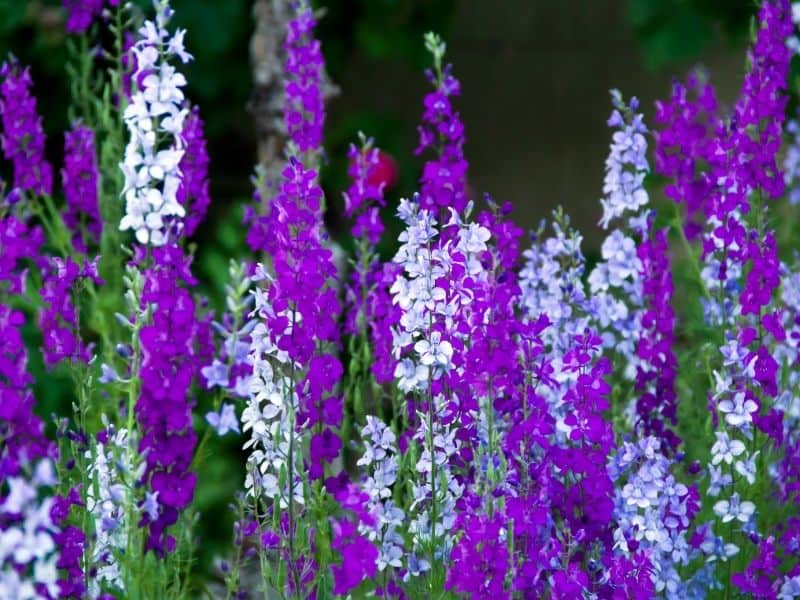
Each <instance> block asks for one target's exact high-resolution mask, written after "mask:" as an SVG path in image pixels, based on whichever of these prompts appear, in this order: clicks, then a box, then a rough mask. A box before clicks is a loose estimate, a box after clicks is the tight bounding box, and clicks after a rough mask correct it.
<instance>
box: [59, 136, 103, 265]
mask: <svg viewBox="0 0 800 600" xmlns="http://www.w3.org/2000/svg"><path fill="white" fill-rule="evenodd" d="M94 137H95V136H94V131H92V130H91V129H90V128H89V127H87V126H86V125H83V124H80V123H77V124H75V125H73V126H72V128H71V129H70V131H69V132H68V133H67V134H66V135H65V136H64V168H63V169H62V170H61V182H62V188H63V190H64V199H65V200H66V211H65V212H64V214H63V218H64V223H65V224H66V225H67V226H68V227H69V228H70V230H71V231H72V232H73V235H72V243H73V246H74V247H75V248H76V249H77V250H80V251H82V252H85V251H86V249H87V246H88V245H89V244H95V245H96V244H98V243H99V241H100V233H101V230H102V226H103V225H102V221H101V219H100V209H99V207H98V203H97V201H98V172H97V156H96V154H95V146H94Z"/></svg>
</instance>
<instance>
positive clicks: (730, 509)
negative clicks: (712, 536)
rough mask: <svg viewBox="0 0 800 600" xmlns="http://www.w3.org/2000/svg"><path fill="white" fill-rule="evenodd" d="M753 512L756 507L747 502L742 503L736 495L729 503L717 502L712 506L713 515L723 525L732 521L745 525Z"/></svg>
mask: <svg viewBox="0 0 800 600" xmlns="http://www.w3.org/2000/svg"><path fill="white" fill-rule="evenodd" d="M755 511H756V505H755V504H753V503H752V502H750V501H748V500H745V501H744V502H742V501H741V500H740V498H739V494H738V493H734V494H733V496H731V499H730V501H728V500H719V501H718V502H717V503H716V504H714V514H715V515H717V516H718V517H720V518H721V519H722V522H723V523H729V522H731V521H733V520H734V519H736V520H738V521H741V522H742V523H747V522H748V521H749V520H750V517H752V516H753V513H754V512H755Z"/></svg>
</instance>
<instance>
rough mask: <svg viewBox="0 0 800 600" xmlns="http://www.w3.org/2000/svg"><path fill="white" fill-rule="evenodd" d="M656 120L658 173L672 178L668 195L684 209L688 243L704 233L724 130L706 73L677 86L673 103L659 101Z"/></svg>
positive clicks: (665, 187)
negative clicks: (710, 167) (711, 166)
mask: <svg viewBox="0 0 800 600" xmlns="http://www.w3.org/2000/svg"><path fill="white" fill-rule="evenodd" d="M654 122H655V123H656V125H657V126H658V129H657V130H656V131H654V132H653V136H654V137H655V141H656V144H655V170H656V172H657V173H659V174H660V175H663V176H665V177H668V178H670V182H669V183H668V184H667V185H666V186H664V194H665V195H666V196H667V197H668V198H671V199H672V200H674V201H675V202H676V203H678V204H680V205H682V206H683V207H684V213H683V227H684V230H685V232H686V237H687V238H688V239H690V240H691V239H695V238H696V237H697V236H698V235H699V234H700V232H701V231H702V229H703V218H704V214H705V210H704V209H705V203H706V200H707V198H708V196H709V193H710V191H711V189H712V188H713V186H714V182H713V181H711V180H710V179H709V178H708V177H707V176H706V171H705V170H706V168H707V164H708V162H709V161H710V159H711V154H712V153H713V152H714V149H715V145H714V141H713V140H714V135H716V133H717V131H718V130H719V128H720V125H721V123H720V120H719V117H718V116H717V98H716V92H715V90H714V87H713V85H711V83H710V82H709V81H708V80H707V76H706V74H705V73H704V72H702V71H696V72H693V73H691V74H690V75H689V76H688V77H687V79H686V83H681V82H679V81H676V82H674V83H673V84H672V95H671V97H670V99H669V100H665V101H659V102H656V114H655V117H654Z"/></svg>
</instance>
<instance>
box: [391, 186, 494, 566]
mask: <svg viewBox="0 0 800 600" xmlns="http://www.w3.org/2000/svg"><path fill="white" fill-rule="evenodd" d="M398 215H399V216H400V218H401V219H403V221H404V222H405V223H406V229H405V231H404V232H403V233H401V234H400V238H399V239H400V241H401V246H400V248H399V249H398V251H397V254H396V255H395V257H394V259H393V260H394V262H396V263H398V264H401V265H402V266H403V273H402V274H400V275H399V276H398V278H397V280H396V281H395V283H394V284H393V286H392V288H391V292H392V295H393V302H394V303H396V304H397V305H398V306H399V307H400V308H401V309H402V311H403V312H402V317H401V318H400V326H399V328H398V331H397V332H396V333H395V335H394V352H395V355H396V356H398V357H399V358H400V361H399V362H398V364H397V368H396V372H395V376H396V377H397V386H398V387H399V389H400V390H401V391H403V392H404V393H406V394H415V395H416V398H415V399H414V400H412V401H413V402H415V404H413V405H412V406H414V407H415V412H416V419H415V421H416V430H415V432H414V434H413V437H414V439H415V440H416V441H417V443H418V444H419V448H420V452H419V454H418V455H417V456H416V465H415V469H416V472H417V477H418V479H416V480H415V481H414V482H413V496H414V501H413V502H412V504H411V505H410V507H409V509H410V515H409V517H410V518H411V521H410V524H409V531H411V533H412V540H413V548H412V555H411V556H413V557H414V558H413V559H412V558H411V557H409V564H408V575H410V576H416V575H418V574H419V573H420V572H422V571H426V570H428V569H429V568H430V559H432V558H433V552H434V551H437V552H440V553H444V555H446V553H448V552H449V550H450V544H451V542H450V529H451V527H452V525H453V523H454V520H455V513H454V508H455V502H456V500H457V499H458V497H459V496H460V495H461V492H462V485H461V484H459V482H458V481H457V480H456V479H455V477H454V474H453V472H452V470H451V464H450V463H451V458H452V457H453V456H454V455H455V454H456V452H457V450H458V445H459V442H457V441H456V439H455V436H456V433H457V429H458V426H457V423H458V419H457V416H458V415H459V414H462V415H463V416H464V417H467V418H469V417H472V419H473V420H474V416H475V415H474V414H473V415H468V414H467V412H468V411H464V412H463V413H461V410H460V409H461V407H460V406H459V398H457V397H456V396H455V395H452V396H451V390H450V389H449V387H448V386H447V385H446V382H445V376H446V375H447V374H448V373H449V372H450V370H451V369H453V366H454V365H453V357H454V349H453V344H454V342H455V343H456V345H459V344H460V342H458V341H456V340H455V338H456V337H458V333H457V332H456V330H455V328H454V327H453V326H454V324H455V320H454V319H453V316H452V315H453V314H454V311H457V310H458V309H459V308H460V307H461V306H462V305H463V304H469V301H470V297H469V296H470V293H469V290H468V289H467V288H464V287H460V289H459V283H460V284H461V285H462V286H463V283H464V279H465V278H466V277H467V276H468V274H469V273H470V269H469V267H468V266H467V265H468V260H469V258H470V254H472V255H473V258H474V254H475V253H470V252H469V251H467V250H466V247H465V244H466V243H468V237H467V236H461V237H459V238H458V248H455V247H454V248H452V249H451V248H450V247H448V246H443V245H440V244H439V239H438V238H439V231H438V224H437V220H436V217H435V216H434V214H432V213H431V212H429V211H427V210H425V209H421V208H420V207H419V205H418V204H417V203H416V201H414V202H409V201H408V200H402V201H401V202H400V208H399V210H398ZM447 228H448V229H449V228H452V229H453V230H455V232H460V231H466V232H467V233H468V231H469V230H468V229H466V227H464V228H462V227H461V223H460V220H459V217H458V214H457V213H456V212H455V211H453V212H452V220H451V221H450V222H449V223H448V224H447ZM485 233H486V235H485V236H484V235H483V234H482V232H481V233H479V234H478V236H477V239H476V240H475V243H476V244H477V246H476V248H475V250H476V252H477V251H480V250H481V249H483V248H484V247H485V240H486V239H487V238H488V231H486V232H485ZM452 235H453V236H454V237H455V236H456V235H458V234H457V233H453V234H452ZM472 267H473V269H477V270H478V271H480V270H482V268H481V267H480V265H479V264H474V263H473V265H472ZM459 275H461V276H460V277H459ZM451 278H452V279H451ZM412 414H413V413H412ZM434 549H436V550H434ZM420 552H422V553H423V554H424V555H425V558H424V559H423V560H424V561H423V560H421V561H420V562H419V564H417V562H416V559H417V556H416V555H417V554H418V553H420ZM440 559H441V556H439V557H438V560H440ZM412 561H413V562H412ZM417 567H418V568H417Z"/></svg>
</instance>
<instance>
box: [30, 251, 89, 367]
mask: <svg viewBox="0 0 800 600" xmlns="http://www.w3.org/2000/svg"><path fill="white" fill-rule="evenodd" d="M81 273H82V271H81V269H80V267H79V266H78V265H77V264H76V263H75V262H74V261H73V260H72V259H71V258H69V257H68V258H67V259H66V260H62V259H61V258H57V257H56V258H52V259H51V260H50V265H49V267H48V268H47V270H46V271H45V278H44V285H43V287H42V290H41V296H42V301H43V307H42V310H41V312H40V313H39V327H40V328H41V330H42V337H43V340H42V353H43V354H44V361H45V364H46V365H47V366H48V367H53V366H55V365H56V364H58V363H60V362H61V361H62V360H70V361H72V360H78V361H83V362H87V363H88V362H89V359H90V358H91V351H90V348H89V347H87V346H86V345H85V344H84V343H83V341H82V340H81V338H80V331H79V323H78V311H77V310H76V308H75V305H74V303H73V299H72V293H73V288H74V286H75V283H76V282H77V281H78V279H79V278H80V277H81Z"/></svg>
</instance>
